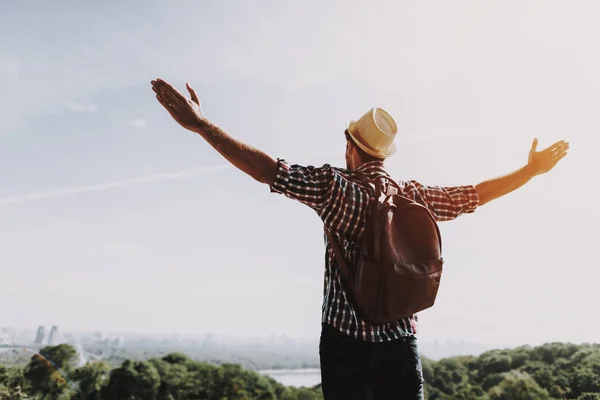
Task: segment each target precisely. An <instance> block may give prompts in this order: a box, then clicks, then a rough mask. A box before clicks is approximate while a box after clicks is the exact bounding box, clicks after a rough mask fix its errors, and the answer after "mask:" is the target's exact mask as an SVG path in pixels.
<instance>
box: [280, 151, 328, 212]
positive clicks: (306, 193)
mask: <svg viewBox="0 0 600 400" xmlns="http://www.w3.org/2000/svg"><path fill="white" fill-rule="evenodd" d="M333 184H334V170H333V168H332V167H331V166H330V165H329V164H325V165H323V166H322V167H314V166H312V165H309V166H301V165H296V164H294V165H290V164H288V163H287V162H286V161H285V160H283V159H278V160H277V174H276V175H275V180H274V182H273V185H272V186H271V192H273V193H281V194H284V195H285V196H286V197H289V198H291V199H294V200H298V201H299V202H301V203H303V204H306V205H307V206H309V207H310V208H312V209H314V210H315V211H319V210H321V209H323V208H324V207H326V206H327V204H328V203H329V200H330V199H331V193H332V186H333Z"/></svg>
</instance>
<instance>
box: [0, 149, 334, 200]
mask: <svg viewBox="0 0 600 400" xmlns="http://www.w3.org/2000/svg"><path fill="white" fill-rule="evenodd" d="M328 156H332V155H331V154H323V155H313V156H302V157H289V161H292V160H300V159H310V158H315V157H328ZM286 160H288V157H286ZM232 168H234V167H233V166H232V165H231V164H221V165H212V166H203V167H195V168H188V169H184V170H181V171H177V172H171V173H164V174H154V175H147V176H143V177H139V178H133V179H127V180H123V181H113V182H105V183H99V184H95V185H85V186H76V187H71V188H66V189H58V190H50V191H45V192H37V193H35V192H34V193H29V194H23V195H17V196H12V197H4V198H0V206H1V205H6V204H17V203H26V202H29V201H36V200H44V199H53V198H56V197H62V196H69V195H74V194H79V193H86V192H99V191H103V190H109V189H114V188H119V187H127V186H134V185H140V184H143V183H151V182H158V181H166V180H174V179H185V178H193V177H196V176H199V175H206V174H210V173H212V172H218V171H222V170H225V169H232Z"/></svg>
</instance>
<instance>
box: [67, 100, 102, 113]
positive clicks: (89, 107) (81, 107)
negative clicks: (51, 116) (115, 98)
mask: <svg viewBox="0 0 600 400" xmlns="http://www.w3.org/2000/svg"><path fill="white" fill-rule="evenodd" d="M66 107H67V109H68V110H70V111H73V112H79V113H80V112H96V111H97V110H98V106H97V105H95V104H86V103H73V102H69V103H67V105H66Z"/></svg>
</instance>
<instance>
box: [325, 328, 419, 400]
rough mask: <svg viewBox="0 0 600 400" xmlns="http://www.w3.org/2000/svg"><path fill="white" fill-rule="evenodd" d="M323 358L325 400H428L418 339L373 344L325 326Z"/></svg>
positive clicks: (409, 338)
mask: <svg viewBox="0 0 600 400" xmlns="http://www.w3.org/2000/svg"><path fill="white" fill-rule="evenodd" d="M319 355H320V357H321V386H322V388H323V395H324V397H325V400H423V399H424V395H423V382H424V381H423V373H422V369H421V357H420V356H419V351H418V347H417V339H416V338H415V337H407V338H403V339H397V340H393V341H390V342H384V343H370V342H363V341H360V340H356V339H354V338H351V337H349V336H346V335H344V334H342V333H341V332H339V331H338V330H337V329H335V328H333V327H332V326H329V325H326V324H323V327H322V329H321V340H320V343H319Z"/></svg>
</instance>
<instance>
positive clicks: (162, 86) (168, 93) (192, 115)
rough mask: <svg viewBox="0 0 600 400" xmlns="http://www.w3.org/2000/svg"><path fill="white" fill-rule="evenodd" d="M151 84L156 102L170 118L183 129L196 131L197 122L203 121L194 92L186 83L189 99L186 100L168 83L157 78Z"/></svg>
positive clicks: (198, 101)
mask: <svg viewBox="0 0 600 400" xmlns="http://www.w3.org/2000/svg"><path fill="white" fill-rule="evenodd" d="M151 83H152V90H154V92H155V93H156V99H157V100H158V102H159V103H160V104H161V105H162V106H163V107H164V108H165V109H166V110H167V111H168V112H169V114H171V117H173V119H174V120H175V121H177V123H178V124H179V125H181V126H182V127H184V128H185V129H189V130H191V131H196V130H197V128H198V126H199V122H200V121H201V120H203V119H204V116H203V115H202V110H201V109H200V100H198V95H197V94H196V91H195V90H194V89H193V88H192V87H191V86H190V84H189V83H186V87H187V90H188V91H189V92H190V96H191V98H190V99H186V98H185V97H184V96H183V94H181V93H180V92H179V91H178V90H177V89H175V88H174V87H173V86H172V85H171V84H170V83H168V82H166V81H164V80H162V79H160V78H158V79H156V80H154V81H152V82H151Z"/></svg>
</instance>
